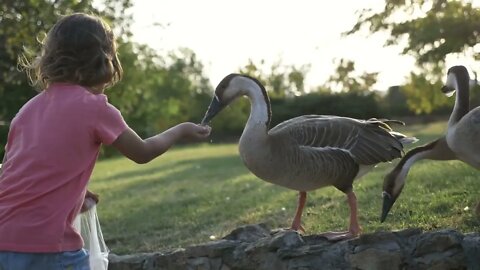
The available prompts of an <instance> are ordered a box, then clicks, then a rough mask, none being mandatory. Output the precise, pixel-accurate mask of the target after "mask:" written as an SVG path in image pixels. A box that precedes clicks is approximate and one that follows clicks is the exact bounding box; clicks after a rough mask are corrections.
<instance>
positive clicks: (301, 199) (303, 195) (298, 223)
mask: <svg viewBox="0 0 480 270" xmlns="http://www.w3.org/2000/svg"><path fill="white" fill-rule="evenodd" d="M306 200H307V192H305V191H300V192H299V193H298V205H297V212H296V213H295V217H294V218H293V222H292V227H291V228H290V229H292V230H294V231H302V232H305V229H304V228H303V227H302V213H303V208H304V207H305V201H306Z"/></svg>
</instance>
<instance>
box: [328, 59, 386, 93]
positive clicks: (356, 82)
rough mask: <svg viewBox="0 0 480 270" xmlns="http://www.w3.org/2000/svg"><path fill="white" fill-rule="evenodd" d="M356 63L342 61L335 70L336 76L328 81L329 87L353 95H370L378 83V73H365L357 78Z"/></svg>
mask: <svg viewBox="0 0 480 270" xmlns="http://www.w3.org/2000/svg"><path fill="white" fill-rule="evenodd" d="M354 72H355V62H353V61H351V60H345V59H340V60H339V61H338V64H337V68H336V69H335V73H334V75H332V76H330V78H329V79H328V81H327V87H328V88H330V89H332V90H339V91H341V92H352V93H368V92H369V91H370V90H372V86H373V85H374V84H375V83H376V82H377V75H378V73H377V72H372V73H368V72H365V73H363V74H361V75H360V76H358V77H357V76H355V75H354Z"/></svg>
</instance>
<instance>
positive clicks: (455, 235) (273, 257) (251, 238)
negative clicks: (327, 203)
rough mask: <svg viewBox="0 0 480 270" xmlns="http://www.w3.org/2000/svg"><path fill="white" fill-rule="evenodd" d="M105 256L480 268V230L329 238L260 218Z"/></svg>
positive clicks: (368, 268) (255, 265)
mask: <svg viewBox="0 0 480 270" xmlns="http://www.w3.org/2000/svg"><path fill="white" fill-rule="evenodd" d="M109 259H110V264H109V268H108V269H109V270H153V269H159V270H160V269H162V270H167V269H168V270H170V269H171V270H181V269H188V270H234V269H244V270H247V269H252V270H308V269H365V270H375V269H389V270H394V269H415V270H417V269H418V270H422V269H471V270H480V233H471V234H465V235H463V234H461V233H459V232H457V231H455V230H440V231H433V232H422V231H421V230H420V229H407V230H404V231H398V232H376V233H373V234H364V235H362V236H360V237H359V238H356V239H351V240H346V241H340V242H337V243H331V242H329V241H327V240H326V239H324V238H322V237H319V236H315V235H307V236H301V235H299V234H297V233H296V232H293V231H282V230H280V231H270V230H269V229H268V228H267V227H266V226H265V225H263V224H259V225H248V226H244V227H240V228H238V229H235V230H234V231H232V232H231V233H230V234H229V235H227V236H225V237H224V238H223V239H221V240H218V241H212V242H208V243H205V244H201V245H196V246H190V247H186V248H182V249H177V250H172V251H169V252H165V253H146V254H135V255H125V256H117V255H114V254H111V255H110V258H109Z"/></svg>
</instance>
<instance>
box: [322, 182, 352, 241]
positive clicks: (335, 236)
mask: <svg viewBox="0 0 480 270" xmlns="http://www.w3.org/2000/svg"><path fill="white" fill-rule="evenodd" d="M347 202H348V206H349V207H350V225H349V227H348V231H346V232H327V233H323V234H320V235H321V236H323V237H325V238H327V239H328V240H330V241H340V240H344V239H350V238H354V237H357V236H358V235H359V234H360V232H361V228H360V225H359V224H358V215H357V197H356V196H355V193H354V192H353V191H349V192H347Z"/></svg>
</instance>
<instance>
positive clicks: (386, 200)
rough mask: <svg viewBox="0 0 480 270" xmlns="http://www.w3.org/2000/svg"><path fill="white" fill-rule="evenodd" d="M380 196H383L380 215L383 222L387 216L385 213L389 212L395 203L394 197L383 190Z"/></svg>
mask: <svg viewBox="0 0 480 270" xmlns="http://www.w3.org/2000/svg"><path fill="white" fill-rule="evenodd" d="M382 196H383V207H382V216H381V217H380V222H382V223H383V222H384V221H385V219H386V218H387V215H388V213H389V212H390V209H391V208H392V206H393V204H394V203H395V199H393V198H392V195H390V194H389V193H387V192H385V191H384V192H383V194H382Z"/></svg>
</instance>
